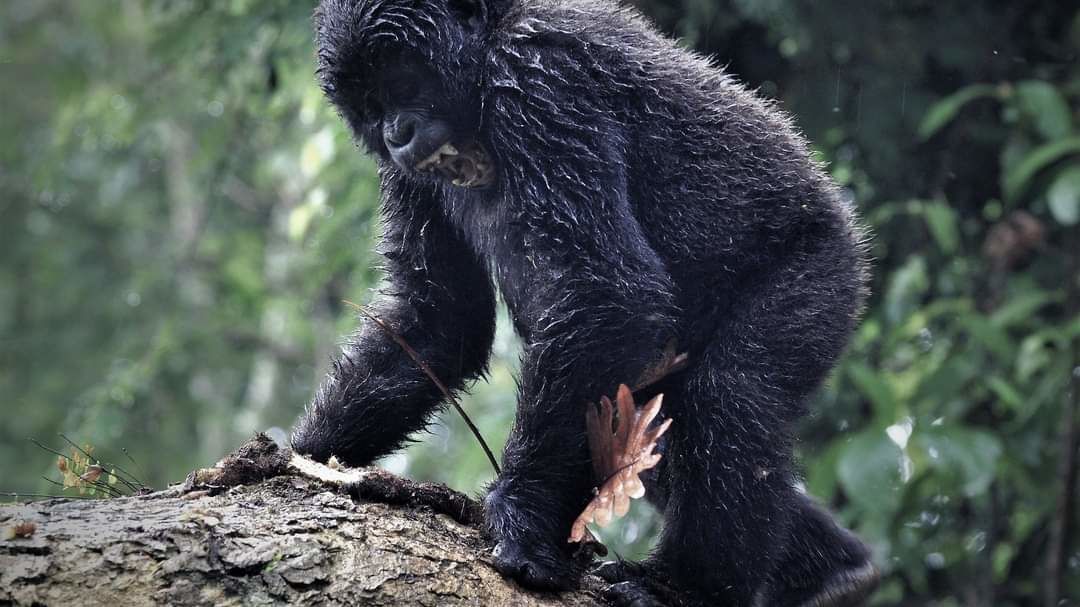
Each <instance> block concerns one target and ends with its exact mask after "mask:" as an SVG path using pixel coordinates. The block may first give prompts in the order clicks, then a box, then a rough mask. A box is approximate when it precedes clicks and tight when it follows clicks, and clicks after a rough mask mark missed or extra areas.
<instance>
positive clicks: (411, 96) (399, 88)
mask: <svg viewBox="0 0 1080 607" xmlns="http://www.w3.org/2000/svg"><path fill="white" fill-rule="evenodd" d="M387 94H388V96H389V98H390V100H391V101H394V102H396V103H408V102H410V101H415V100H416V98H417V97H419V96H420V83H419V82H417V80H416V79H415V78H408V79H402V80H398V81H396V82H393V83H391V84H390V86H389V88H388V89H387Z"/></svg>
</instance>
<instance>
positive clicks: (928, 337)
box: [919, 327, 934, 352]
mask: <svg viewBox="0 0 1080 607" xmlns="http://www.w3.org/2000/svg"><path fill="white" fill-rule="evenodd" d="M919 347H920V348H922V351H923V352H929V351H930V349H931V348H933V347H934V334H933V333H931V332H930V329H928V328H926V327H923V328H922V329H920V330H919Z"/></svg>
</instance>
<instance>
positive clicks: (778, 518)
mask: <svg viewBox="0 0 1080 607" xmlns="http://www.w3.org/2000/svg"><path fill="white" fill-rule="evenodd" d="M315 22H316V48H317V63H318V68H317V73H318V78H319V80H320V84H321V86H322V88H323V90H324V92H325V94H326V96H327V98H328V99H329V101H330V102H331V103H332V104H333V105H334V106H335V107H336V109H337V111H338V112H339V113H340V115H341V117H342V119H343V120H344V121H345V122H346V123H347V124H348V126H349V127H350V129H351V130H352V131H353V132H354V133H355V135H356V137H357V139H358V140H359V141H360V142H362V144H363V146H364V147H365V148H366V150H367V151H368V152H369V153H370V154H371V155H373V156H374V157H375V158H376V160H377V163H378V167H379V178H380V180H381V192H382V198H381V213H382V218H383V228H384V232H383V238H382V246H381V252H382V254H383V255H384V256H385V259H386V271H387V277H386V281H385V285H384V287H383V289H382V290H381V293H380V294H379V296H378V297H377V298H376V301H375V302H374V303H373V307H374V309H375V310H376V313H377V314H378V315H379V316H380V317H381V318H382V319H383V320H384V321H385V322H387V323H389V324H390V325H391V326H392V327H393V329H394V331H395V332H397V333H398V334H399V335H400V336H401V337H403V338H404V339H405V340H406V341H407V342H408V343H409V344H410V345H411V346H412V347H413V348H414V349H415V350H416V351H417V352H418V353H419V355H420V356H421V357H422V359H423V360H424V361H425V362H426V363H428V365H429V366H430V367H431V368H432V369H433V371H434V372H435V374H436V375H437V376H438V377H439V378H440V379H441V380H442V381H443V382H444V383H446V384H447V385H448V386H451V387H452V389H455V390H460V389H462V388H463V387H464V386H465V384H466V383H467V382H469V381H470V380H473V379H475V378H478V377H480V376H482V375H483V374H484V372H485V368H486V365H487V360H488V356H489V350H490V347H491V342H492V337H493V332H494V324H495V296H496V289H497V292H498V293H499V294H500V296H501V297H502V299H503V300H504V301H505V303H506V305H507V307H508V309H509V311H510V314H511V317H512V320H513V326H514V329H515V331H516V332H517V334H518V335H519V336H520V338H521V341H522V343H523V354H522V366H521V371H520V377H519V394H518V400H517V416H516V420H515V422H514V426H513V429H512V431H511V435H510V438H509V440H508V442H507V445H506V447H505V451H504V453H503V470H502V472H501V473H500V474H499V476H498V478H497V479H496V480H495V481H494V482H493V483H492V485H491V486H490V490H489V492H488V493H487V495H486V498H485V500H484V513H485V519H486V529H487V531H488V532H489V533H490V536H491V539H492V540H493V542H494V543H495V549H494V552H493V555H494V556H493V559H494V563H495V565H496V567H497V568H498V570H499V571H500V572H502V573H503V574H504V575H506V576H509V577H512V578H514V579H516V580H518V581H519V582H520V583H521V584H523V585H525V586H527V587H531V588H537V589H564V588H571V587H573V586H575V584H576V583H577V581H578V579H579V577H580V575H581V574H582V572H583V571H584V568H585V567H586V566H587V564H586V563H585V562H583V559H581V558H575V556H574V554H573V547H574V546H573V545H568V544H567V539H566V538H567V536H568V533H569V529H570V526H571V523H572V521H573V520H574V518H575V517H576V516H577V515H578V514H579V513H580V512H581V510H582V508H583V507H584V505H585V504H586V503H587V502H588V501H589V499H590V497H591V494H590V491H591V489H592V488H593V487H594V485H595V484H596V482H597V480H596V479H594V478H592V473H591V466H590V461H589V451H588V447H587V442H586V437H585V411H586V407H587V406H588V403H595V402H596V401H597V400H598V398H599V397H600V396H601V395H605V394H607V395H610V394H613V393H614V390H615V388H616V387H617V386H618V385H619V384H620V383H625V384H628V385H634V384H635V380H636V379H638V378H640V377H642V376H643V373H646V372H647V371H648V370H649V369H650V368H652V365H654V364H656V362H657V361H658V360H660V359H661V358H662V357H663V356H664V353H665V352H666V351H669V350H668V347H669V344H671V343H675V344H677V346H678V350H679V351H680V352H686V353H687V354H688V361H689V362H688V364H687V365H686V366H685V367H684V368H683V369H682V370H680V371H679V372H677V373H673V374H671V375H669V376H667V377H666V378H664V379H663V380H662V381H660V382H659V383H656V384H654V385H653V386H651V387H650V388H649V390H648V392H649V393H648V394H644V395H643V396H644V397H645V398H648V397H650V396H651V395H653V394H656V393H663V394H664V395H665V401H664V402H665V411H664V413H665V414H666V415H667V416H669V417H670V418H673V419H674V425H673V426H672V428H671V430H670V431H669V432H668V433H667V434H666V435H665V437H664V441H663V444H662V445H661V446H660V449H661V452H662V453H663V456H664V457H663V460H662V462H661V464H660V465H659V466H658V467H657V469H655V470H654V471H653V472H654V474H653V475H652V476H651V477H650V478H649V479H648V492H647V497H648V498H649V499H650V500H651V501H652V502H653V503H654V504H655V505H656V506H657V507H658V508H659V509H660V510H661V512H662V513H663V516H664V527H663V532H662V536H661V538H660V540H659V544H658V546H657V548H656V549H655V550H654V552H653V554H652V555H651V556H650V557H649V559H648V560H647V561H646V562H645V563H643V564H633V563H618V564H614V565H611V566H607V567H603V568H602V569H601V573H602V575H603V576H604V577H605V578H606V579H607V580H608V581H610V582H612V585H611V587H610V591H609V592H610V596H611V597H612V598H613V600H615V602H617V603H621V604H635V605H643V604H644V605H647V604H651V603H652V600H653V598H651V595H650V594H649V586H648V584H647V583H646V582H645V581H642V580H644V579H645V577H643V572H650V574H651V573H657V574H662V575H663V576H665V578H666V579H667V580H670V582H671V584H672V585H674V586H675V587H677V588H678V589H680V590H683V591H685V592H686V593H688V594H689V595H691V596H694V597H696V598H697V599H700V600H701V601H704V602H709V603H716V604H723V605H735V606H743V605H846V604H857V602H858V601H860V600H862V599H863V598H865V596H866V595H868V594H869V593H870V592H871V591H872V590H873V588H874V587H875V586H876V583H877V579H878V572H877V569H876V568H875V567H874V565H873V563H872V560H871V558H870V552H869V550H868V549H867V547H866V546H865V545H864V544H863V543H862V542H860V541H859V540H858V539H857V538H856V537H855V536H854V535H853V534H851V533H850V532H849V531H847V530H845V529H843V528H841V527H840V526H838V525H837V524H836V523H835V522H834V521H833V518H832V517H831V516H830V515H829V514H828V513H827V512H826V511H825V510H824V509H823V508H821V507H820V506H819V505H817V504H816V503H815V502H814V501H813V500H812V499H811V498H810V497H808V496H807V495H805V493H804V492H802V491H801V490H800V489H799V488H798V477H797V470H796V468H795V465H794V461H793V445H792V443H793V436H792V433H793V427H794V425H795V424H796V422H797V421H798V420H799V419H800V417H802V416H803V415H804V414H805V413H806V412H807V402H808V398H809V396H810V395H811V393H812V392H813V391H814V390H815V389H816V388H817V387H818V386H819V384H820V383H821V382H822V380H823V378H824V377H825V376H826V375H827V374H828V373H829V371H830V369H831V367H832V366H833V364H834V362H835V361H836V359H837V357H838V356H839V354H840V353H841V351H842V350H843V348H844V347H845V344H846V342H847V341H848V338H849V335H850V334H851V332H852V330H853V327H854V325H855V322H856V320H857V316H858V313H859V310H860V308H861V305H862V302H863V300H864V298H865V282H866V280H865V278H866V263H865V246H864V245H863V240H864V239H863V238H862V235H861V232H860V229H859V227H858V225H857V222H856V220H855V217H854V213H853V210H852V208H851V206H850V204H849V203H847V202H846V201H845V200H844V199H843V198H842V196H841V195H840V193H839V191H838V188H837V187H836V186H835V185H834V184H833V183H832V182H830V180H829V178H828V177H827V176H826V175H825V174H824V172H823V171H822V168H821V167H820V166H819V165H818V164H817V163H816V162H815V161H814V160H813V159H812V157H811V154H810V152H809V150H808V148H807V144H806V142H805V141H804V140H803V139H802V137H801V136H800V135H799V134H798V133H797V132H796V130H795V128H794V127H793V125H792V123H791V120H790V119H789V118H788V117H787V116H786V115H785V114H784V113H782V112H781V111H780V110H778V109H777V108H776V107H775V105H774V104H773V103H771V102H769V101H766V100H764V99H762V98H759V97H757V96H756V95H755V94H754V93H753V92H751V91H749V90H748V89H747V88H745V87H744V86H743V85H741V84H740V83H738V82H737V81H736V80H735V79H734V78H733V77H731V76H730V75H728V74H726V73H725V72H724V71H723V70H722V69H721V68H719V67H717V66H716V65H715V64H714V63H712V62H711V61H709V60H708V59H706V58H703V57H700V56H697V55H695V54H693V53H692V52H689V51H687V50H686V49H684V48H682V47H680V46H679V45H677V44H676V43H675V42H674V41H672V40H670V39H668V38H665V37H664V36H662V35H661V34H659V33H658V32H657V31H656V30H655V29H654V28H653V27H652V26H651V25H650V24H649V23H647V22H646V21H645V19H644V18H643V17H642V16H640V15H639V14H638V13H637V12H635V11H634V10H633V9H632V8H628V7H624V6H620V5H619V4H617V3H616V2H614V1H612V0H322V2H321V5H320V6H319V7H318V9H317V10H316V14H315ZM442 400H443V399H442V395H441V393H440V392H439V390H438V389H437V388H436V386H435V385H433V383H432V382H431V381H429V380H428V378H427V377H426V376H425V375H424V374H423V372H422V371H421V370H420V369H418V368H417V366H416V365H415V364H414V362H413V361H412V360H411V359H410V358H408V356H406V355H405V354H404V353H403V352H402V351H401V350H400V349H399V347H398V345H397V344H396V343H394V341H393V340H392V339H391V338H389V337H388V336H387V335H386V334H385V333H384V332H383V331H382V330H380V328H379V327H377V326H375V325H374V324H373V323H372V322H363V323H362V325H361V327H360V328H359V330H358V331H357V332H356V333H355V334H354V335H353V336H352V337H351V338H349V340H348V341H347V343H346V344H345V346H344V348H343V353H342V354H341V356H340V358H339V359H337V360H336V361H335V363H334V364H333V367H332V369H331V371H330V373H329V376H328V377H327V379H326V380H325V382H324V384H323V385H322V386H321V388H320V389H319V391H318V392H317V394H316V395H315V397H314V399H313V402H312V403H311V404H310V406H309V407H308V409H307V411H306V412H305V414H304V416H303V417H302V419H301V420H300V421H299V422H298V424H297V426H296V428H295V430H294V432H293V435H292V443H293V446H294V448H295V449H296V451H298V452H300V453H303V454H307V455H310V456H311V457H312V458H314V459H316V460H322V461H326V460H328V459H329V458H330V457H332V456H334V457H336V458H337V459H338V460H340V461H341V462H343V463H346V464H349V465H366V464H370V463H371V462H372V461H374V460H375V459H376V458H378V457H380V456H383V455H386V454H388V453H390V452H392V451H394V450H395V449H398V448H400V447H401V446H402V445H403V443H405V442H406V441H407V440H408V437H409V435H410V434H411V433H413V432H415V431H417V430H419V429H422V428H424V427H425V425H426V424H427V423H428V422H429V418H430V416H431V415H432V413H433V412H434V411H435V410H437V409H438V408H439V407H440V406H441V405H443V404H444V403H443V402H442ZM639 402H644V401H643V400H639ZM600 480H602V479H600Z"/></svg>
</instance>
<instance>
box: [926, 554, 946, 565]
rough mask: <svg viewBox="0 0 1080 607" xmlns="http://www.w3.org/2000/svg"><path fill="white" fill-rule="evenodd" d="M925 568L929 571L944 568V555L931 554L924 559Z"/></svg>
mask: <svg viewBox="0 0 1080 607" xmlns="http://www.w3.org/2000/svg"><path fill="white" fill-rule="evenodd" d="M924 560H925V561H926V566H927V567H929V568H931V569H941V568H943V567H944V566H945V555H944V554H941V553H940V552H931V553H930V554H927V555H926V558H925V559H924Z"/></svg>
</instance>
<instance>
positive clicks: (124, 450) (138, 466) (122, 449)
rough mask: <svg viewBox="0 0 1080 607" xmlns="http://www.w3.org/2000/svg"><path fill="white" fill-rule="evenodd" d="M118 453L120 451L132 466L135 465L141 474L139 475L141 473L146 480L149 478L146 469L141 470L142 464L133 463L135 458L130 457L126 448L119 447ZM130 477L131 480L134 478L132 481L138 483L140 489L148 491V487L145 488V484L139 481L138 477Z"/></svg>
mask: <svg viewBox="0 0 1080 607" xmlns="http://www.w3.org/2000/svg"><path fill="white" fill-rule="evenodd" d="M120 451H122V452H123V453H124V455H125V456H126V457H127V458H128V459H129V460H131V463H132V464H134V465H135V467H136V468H138V469H139V472H141V473H142V474H143V475H144V476H146V477H147V478H150V475H149V474H147V473H146V468H143V467H142V464H140V463H139V462H137V461H135V458H134V457H131V454H130V453H128V450H127V447H120ZM131 477H132V478H134V479H135V480H136V481H138V483H139V486H140V487H141V488H143V489H149V487H147V486H146V483H144V482H142V480H141V479H139V478H138V477H136V476H135V475H134V474H132V475H131Z"/></svg>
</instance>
